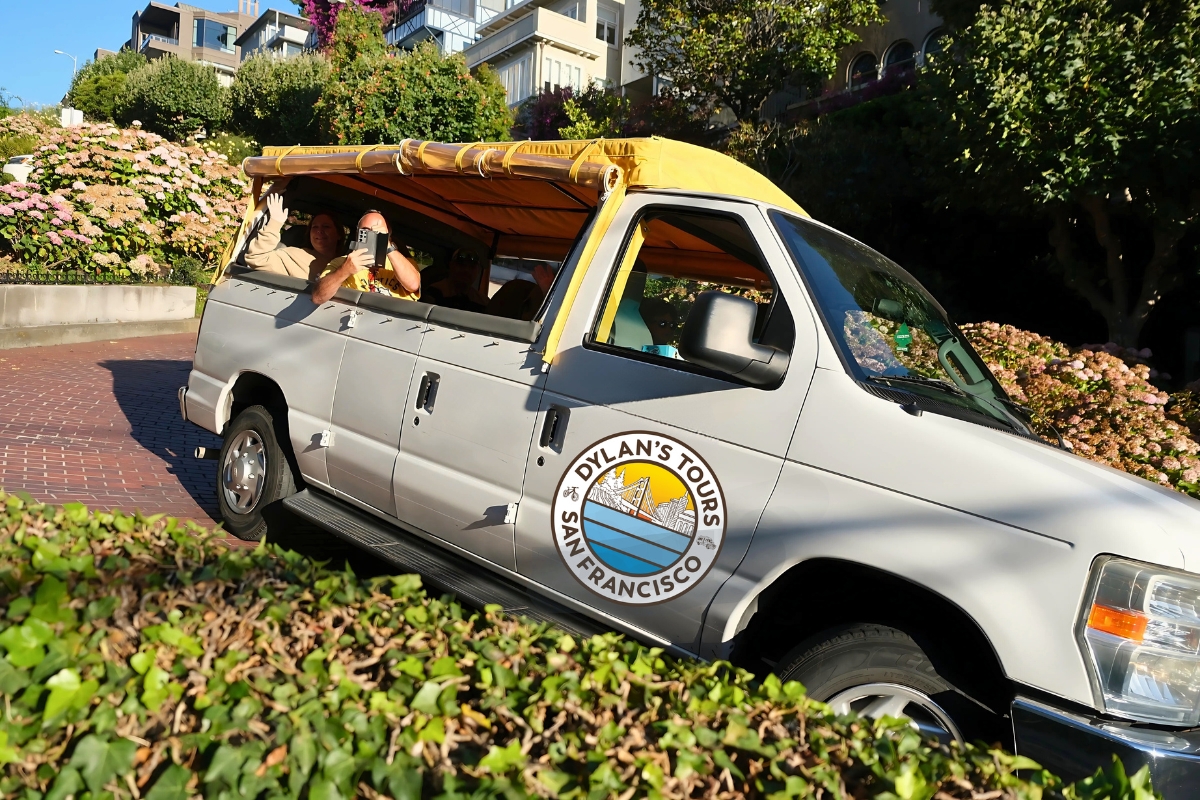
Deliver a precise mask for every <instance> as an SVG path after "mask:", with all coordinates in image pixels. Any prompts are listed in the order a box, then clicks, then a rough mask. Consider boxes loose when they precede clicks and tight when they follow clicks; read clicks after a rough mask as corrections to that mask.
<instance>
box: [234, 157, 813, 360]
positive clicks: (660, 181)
mask: <svg viewBox="0 0 1200 800" xmlns="http://www.w3.org/2000/svg"><path fill="white" fill-rule="evenodd" d="M242 169H243V170H244V171H245V172H246V174H247V175H248V176H250V177H251V178H253V179H254V182H255V200H258V199H259V198H258V194H259V192H260V189H261V186H262V183H263V182H264V181H269V180H272V179H274V178H280V177H293V176H308V177H311V178H313V179H315V180H318V181H323V182H326V183H329V184H333V185H336V186H339V187H343V188H344V189H353V190H355V191H357V192H361V193H363V194H365V195H367V196H373V197H376V198H379V199H380V200H383V201H386V202H388V203H391V204H392V205H394V206H396V207H399V208H404V209H408V210H411V211H414V212H416V213H418V214H421V215H423V216H424V217H426V218H427V219H430V220H434V221H436V222H437V223H440V224H442V225H445V226H448V227H449V228H453V229H456V230H457V231H459V232H461V234H465V235H467V236H469V237H470V238H471V239H474V240H476V241H479V242H482V243H486V244H487V245H488V246H489V247H490V249H491V251H492V252H493V253H495V254H499V255H505V256H516V257H524V258H540V259H556V260H557V259H561V258H563V257H565V256H566V255H567V253H568V252H569V250H570V247H571V245H572V243H573V242H574V241H575V240H576V238H577V237H578V235H579V232H580V230H582V228H583V226H584V224H585V223H586V222H587V219H588V217H589V216H590V215H591V214H592V212H593V210H594V209H596V208H598V207H599V209H600V210H599V216H598V217H597V220H596V225H595V226H594V229H593V231H592V235H591V236H590V237H589V241H588V242H586V243H585V245H584V249H583V252H582V254H581V257H580V263H579V269H577V270H576V273H575V274H574V275H573V276H572V280H571V283H570V285H569V286H568V288H567V291H566V295H565V299H564V303H563V308H562V310H561V311H560V314H559V317H558V318H557V319H556V320H555V321H554V325H553V328H552V331H551V334H550V337H549V340H548V343H547V347H546V352H545V356H544V357H545V358H546V360H547V361H549V360H551V359H552V358H553V355H554V351H555V349H556V347H557V343H558V338H559V336H560V335H561V332H562V325H563V322H564V320H565V314H566V311H567V310H569V308H570V306H571V303H572V301H573V299H574V297H575V293H576V292H577V291H578V287H579V284H580V282H581V281H582V278H583V274H584V272H585V271H586V270H587V268H588V266H589V265H590V262H591V259H592V256H593V255H594V253H595V250H596V248H597V247H598V245H599V241H600V239H601V238H602V237H603V236H604V234H605V233H606V231H607V229H608V227H609V224H610V223H611V222H612V219H613V217H614V215H615V213H616V209H617V207H618V206H619V205H620V202H621V199H622V198H623V197H624V196H625V194H626V193H627V192H630V191H638V190H643V189H671V190H678V191H685V192H696V193H698V194H706V195H717V196H728V197H734V198H744V199H749V200H756V201H759V202H763V203H769V204H771V205H775V206H779V207H782V208H785V209H788V210H790V211H793V212H795V213H798V214H801V215H804V216H808V215H807V214H806V213H805V211H804V210H803V209H802V208H800V206H798V205H797V204H796V203H795V201H793V200H792V199H791V198H790V197H789V196H788V195H787V194H786V193H784V192H783V191H782V190H781V189H779V187H778V186H776V185H775V184H773V183H772V182H771V181H770V180H768V179H767V178H766V177H765V176H763V175H762V174H760V173H759V172H756V171H755V170H753V169H751V168H750V167H747V166H746V165H744V164H742V163H740V162H738V161H736V160H734V159H732V158H730V157H729V156H726V155H723V154H721V153H718V152H716V151H715V150H709V149H707V148H704V147H698V146H696V145H691V144H686V143H684V142H677V141H674V140H671V139H663V138H660V137H657V136H652V137H650V138H646V139H596V140H593V141H550V142H534V141H524V142H477V143H474V144H445V143H440V142H423V141H417V140H413V139H406V140H404V141H403V142H400V143H399V144H394V145H392V144H385V145H371V146H362V145H360V146H332V147H306V146H299V145H298V146H295V147H267V148H264V150H263V155H262V156H259V157H254V158H248V159H246V160H245V161H244V162H243V163H242ZM254 208H255V204H251V207H250V209H248V210H247V215H246V221H245V224H244V226H243V231H242V236H245V235H246V232H247V231H248V230H249V222H250V220H251V219H252V217H253V214H254ZM242 236H240V237H239V239H241V238H242ZM658 238H659V237H658V236H656V235H655V231H653V230H651V231H649V235H648V241H647V255H648V256H650V255H654V254H655V252H657V250H659V249H661V248H672V249H681V248H682V249H689V250H690V249H695V250H696V251H697V252H696V255H697V256H698V257H700V256H707V257H708V258H709V260H712V259H714V258H717V259H719V258H720V255H721V254H718V253H716V252H712V253H709V252H707V250H710V249H711V248H706V247H705V246H704V245H703V243H702V242H698V241H697V242H690V241H689V242H677V241H670V242H668V241H661V242H660V241H658ZM233 250H234V244H232V243H231V245H230V254H229V255H230V256H232V252H233ZM226 261H228V258H227V259H226ZM701 261H703V259H700V258H698V259H697V265H698V266H697V268H698V269H699V268H700V267H701V266H702V264H701ZM757 278H758V276H757V275H756V274H755V273H754V271H753V270H748V271H747V274H746V275H745V276H744V279H745V280H746V281H747V282H748V283H749V284H751V285H752V284H754V283H756V282H757Z"/></svg>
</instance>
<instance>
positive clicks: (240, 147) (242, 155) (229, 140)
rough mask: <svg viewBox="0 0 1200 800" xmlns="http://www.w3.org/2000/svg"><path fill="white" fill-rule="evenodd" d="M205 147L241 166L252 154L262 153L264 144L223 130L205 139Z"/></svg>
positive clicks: (258, 154)
mask: <svg viewBox="0 0 1200 800" xmlns="http://www.w3.org/2000/svg"><path fill="white" fill-rule="evenodd" d="M203 146H204V149H205V150H211V151H212V152H214V153H217V154H219V155H223V156H225V160H226V161H228V162H229V163H230V164H232V165H234V166H236V167H240V166H241V164H242V162H243V161H244V160H246V159H247V158H249V157H250V156H260V155H262V145H260V144H259V143H258V142H256V141H255V140H254V139H251V138H250V137H248V136H238V135H237V134H236V133H229V132H228V131H221V132H220V133H218V134H217V135H216V136H210V137H208V138H207V139H205V140H204V145H203Z"/></svg>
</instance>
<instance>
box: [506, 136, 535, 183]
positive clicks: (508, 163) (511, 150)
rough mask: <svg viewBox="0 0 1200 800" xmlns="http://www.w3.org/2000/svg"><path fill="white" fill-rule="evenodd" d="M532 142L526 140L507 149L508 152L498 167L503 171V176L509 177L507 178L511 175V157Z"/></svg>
mask: <svg viewBox="0 0 1200 800" xmlns="http://www.w3.org/2000/svg"><path fill="white" fill-rule="evenodd" d="M532 141H533V139H526V140H525V141H523V142H519V143H517V144H514V145H513V146H512V147H510V148H508V151H507V152H505V154H504V158H503V159H502V160H501V161H500V166H501V168H502V169H503V170H504V174H505V175H509V176H511V175H512V160H513V156H515V155H516V154H517V151H518V150H520V149H521V148H522V147H524V146H525V145H527V144H529V143H531V142H532Z"/></svg>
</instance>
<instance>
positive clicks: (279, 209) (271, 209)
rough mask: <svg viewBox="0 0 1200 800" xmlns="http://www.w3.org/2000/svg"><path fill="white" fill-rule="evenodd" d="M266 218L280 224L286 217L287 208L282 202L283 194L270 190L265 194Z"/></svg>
mask: <svg viewBox="0 0 1200 800" xmlns="http://www.w3.org/2000/svg"><path fill="white" fill-rule="evenodd" d="M266 209H267V220H268V221H270V222H272V223H274V224H276V225H282V224H283V223H284V221H285V220H286V219H287V214H288V210H287V207H286V206H284V204H283V195H282V194H278V193H276V192H271V193H270V194H268V195H267V201H266Z"/></svg>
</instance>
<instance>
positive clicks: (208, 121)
mask: <svg viewBox="0 0 1200 800" xmlns="http://www.w3.org/2000/svg"><path fill="white" fill-rule="evenodd" d="M228 100H229V98H228V91H227V90H226V89H225V88H224V87H222V86H221V84H220V82H219V81H218V80H217V71H216V70H215V69H213V68H212V67H210V66H206V65H204V64H200V63H199V62H196V61H183V60H181V59H178V58H175V57H174V56H167V57H165V58H157V59H155V60H154V61H151V62H150V63H148V64H146V65H145V66H143V67H139V68H138V69H136V70H134V71H133V72H131V73H129V77H128V78H127V79H126V89H125V94H124V96H123V97H122V98H121V101H120V103H119V104H118V106H117V108H116V111H115V114H116V118H117V120H118V121H119V122H121V123H122V124H124V125H129V124H131V123H132V122H133V121H134V120H139V121H141V123H142V127H144V128H145V129H146V130H148V131H151V132H152V133H157V134H160V135H161V136H165V137H167V138H168V139H171V140H172V141H176V142H182V141H184V140H185V139H187V138H189V137H191V136H193V135H195V134H196V133H197V132H198V131H199V130H201V129H204V130H206V131H207V132H208V133H212V132H214V131H215V130H216V129H217V128H218V127H219V126H220V124H221V123H222V122H224V121H225V119H226V117H227V116H228Z"/></svg>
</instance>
